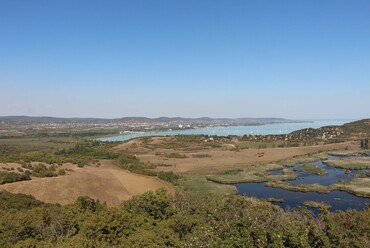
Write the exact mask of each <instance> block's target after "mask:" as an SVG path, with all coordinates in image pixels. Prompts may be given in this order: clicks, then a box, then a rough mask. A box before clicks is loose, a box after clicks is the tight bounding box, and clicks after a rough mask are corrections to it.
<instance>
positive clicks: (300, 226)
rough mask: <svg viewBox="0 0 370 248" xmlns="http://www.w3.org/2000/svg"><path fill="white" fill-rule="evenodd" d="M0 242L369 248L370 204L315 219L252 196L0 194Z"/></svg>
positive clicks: (18, 244)
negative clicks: (59, 201)
mask: <svg viewBox="0 0 370 248" xmlns="http://www.w3.org/2000/svg"><path fill="white" fill-rule="evenodd" d="M0 199H1V201H0V247H361V248H362V247H368V245H369V238H370V237H369V236H370V229H369V228H370V208H367V209H365V210H364V211H362V212H357V211H348V212H333V213H330V212H329V213H326V214H323V215H321V216H319V217H316V218H315V217H314V216H312V214H311V212H309V211H307V210H305V209H304V208H301V209H297V210H294V211H291V212H284V211H283V210H281V209H280V208H279V207H276V206H273V205H271V204H269V203H265V202H262V201H258V200H255V199H251V198H245V197H241V196H235V195H230V196H227V197H220V196H217V195H207V196H200V195H195V194H192V193H183V192H182V193H178V194H176V195H175V196H169V195H167V192H166V191H165V190H158V191H156V192H148V193H145V194H143V195H141V196H137V197H134V198H132V199H131V200H129V201H126V202H123V203H122V205H121V207H117V208H108V207H106V206H105V205H104V204H101V203H99V202H98V201H95V200H93V199H90V198H88V197H80V198H79V199H78V200H77V202H76V203H75V204H73V205H66V206H60V205H52V204H43V203H41V202H39V201H37V200H35V199H33V198H32V197H30V196H25V195H14V194H10V193H5V192H0Z"/></svg>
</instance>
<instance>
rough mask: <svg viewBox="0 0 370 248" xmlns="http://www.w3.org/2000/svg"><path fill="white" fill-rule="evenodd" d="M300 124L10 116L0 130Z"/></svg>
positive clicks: (268, 120) (257, 120)
mask: <svg viewBox="0 0 370 248" xmlns="http://www.w3.org/2000/svg"><path fill="white" fill-rule="evenodd" d="M291 122H299V121H294V120H288V119H283V118H235V119H228V118H207V117H203V118H180V117H174V118H169V117H160V118H153V119H152V118H146V117H124V118H119V119H98V118H55V117H29V116H7V117H0V130H10V129H16V130H17V129H20V130H25V129H29V130H31V129H32V130H63V129H84V130H99V129H114V130H119V131H120V132H124V131H137V130H170V129H191V128H202V127H213V126H231V125H265V124H273V123H291Z"/></svg>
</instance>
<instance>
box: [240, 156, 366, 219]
mask: <svg viewBox="0 0 370 248" xmlns="http://www.w3.org/2000/svg"><path fill="white" fill-rule="evenodd" d="M365 155H366V154H364V155H363V156H365ZM340 158H343V157H339V156H329V159H340ZM311 164H314V165H317V166H318V167H320V168H322V169H325V170H326V171H327V172H328V174H327V175H316V174H312V173H308V172H298V171H297V172H296V173H297V175H298V177H297V179H295V180H291V181H286V182H287V183H289V184H291V185H297V184H313V183H318V184H321V185H331V184H333V183H337V182H338V181H339V180H344V181H348V180H351V179H352V178H353V177H354V176H355V174H356V173H359V172H361V171H365V172H366V171H368V170H356V171H347V170H344V169H338V168H334V167H331V166H326V165H325V164H324V163H323V161H321V160H319V161H316V162H313V163H311ZM302 165H303V164H297V165H295V166H294V167H293V168H292V169H296V168H299V167H301V166H302ZM270 173H271V174H273V175H279V174H281V173H282V171H281V170H274V171H271V172H270ZM234 186H235V187H236V188H237V190H238V194H241V195H247V196H253V197H257V198H276V199H283V200H284V202H282V203H278V202H274V203H273V204H277V205H279V206H281V207H282V208H283V209H285V210H289V209H293V208H296V207H298V206H301V205H302V202H304V201H322V202H326V203H328V204H330V205H331V206H332V207H331V209H330V210H331V211H335V210H343V211H345V210H348V209H357V210H362V209H363V208H364V207H365V206H366V205H367V204H370V199H369V198H363V197H358V196H355V195H352V194H349V193H347V192H343V191H337V190H334V191H331V192H330V193H327V194H320V193H315V192H308V193H304V192H294V191H288V190H284V189H280V188H272V187H267V186H265V184H264V183H238V184H234ZM314 212H315V213H317V212H318V211H317V210H315V211H314Z"/></svg>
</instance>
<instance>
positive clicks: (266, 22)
mask: <svg viewBox="0 0 370 248" xmlns="http://www.w3.org/2000/svg"><path fill="white" fill-rule="evenodd" d="M369 13H370V1H367V0H356V1H350V0H347V1H344V0H332V1H329V0H316V1H314V0H312V1H297V0H292V1H278V0H271V1H267V0H266V1H260V0H255V1H247V0H245V1H233V0H229V1H226V0H225V1H217V0H209V1H205V0H203V1H202V0H194V1H191V0H177V1H174V0H161V1H160V0H158V1H155V0H146V1H143V0H133V1H123V0H122V1H114V0H108V1H103V0H101V1H94V0H85V1H82V0H74V1H69V0H63V1H48V0H45V1H38V0H23V1H21V0H1V1H0V115H33V116H40V115H48V116H65V117H72V116H78V117H122V116H148V117H158V116H184V117H200V116H210V117H268V116H273V117H286V118H292V119H312V118H317V119H320V118H325V119H326V118H355V119H357V118H365V117H370V109H369V106H370V96H369V95H370V14H369Z"/></svg>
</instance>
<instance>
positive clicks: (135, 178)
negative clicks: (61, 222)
mask: <svg viewBox="0 0 370 248" xmlns="http://www.w3.org/2000/svg"><path fill="white" fill-rule="evenodd" d="M100 162H101V165H100V166H99V167H96V166H91V165H90V166H86V167H84V168H78V167H77V166H74V167H73V171H72V172H68V173H67V175H64V176H57V177H48V178H32V180H30V181H22V182H16V183H9V184H4V185H0V190H6V191H9V192H12V193H23V194H30V195H33V196H34V197H35V198H36V199H39V200H41V201H44V202H48V203H60V204H69V203H74V202H75V201H76V199H77V198H78V197H79V196H90V197H92V198H94V199H98V200H100V201H101V202H106V203H107V205H108V206H117V205H119V204H120V203H121V201H123V200H127V199H129V198H130V197H132V196H134V195H139V194H142V193H144V192H146V191H149V190H156V189H158V188H161V187H165V188H167V189H168V190H169V191H170V192H173V191H174V190H173V187H172V186H171V185H170V184H168V183H166V182H163V181H161V180H159V179H157V178H154V177H147V176H143V175H137V174H133V173H130V172H128V171H125V170H122V169H120V168H118V167H117V166H116V165H114V164H113V163H112V161H110V160H102V161H100ZM12 166H14V165H13V164H12ZM68 167H69V168H71V167H70V166H68Z"/></svg>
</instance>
